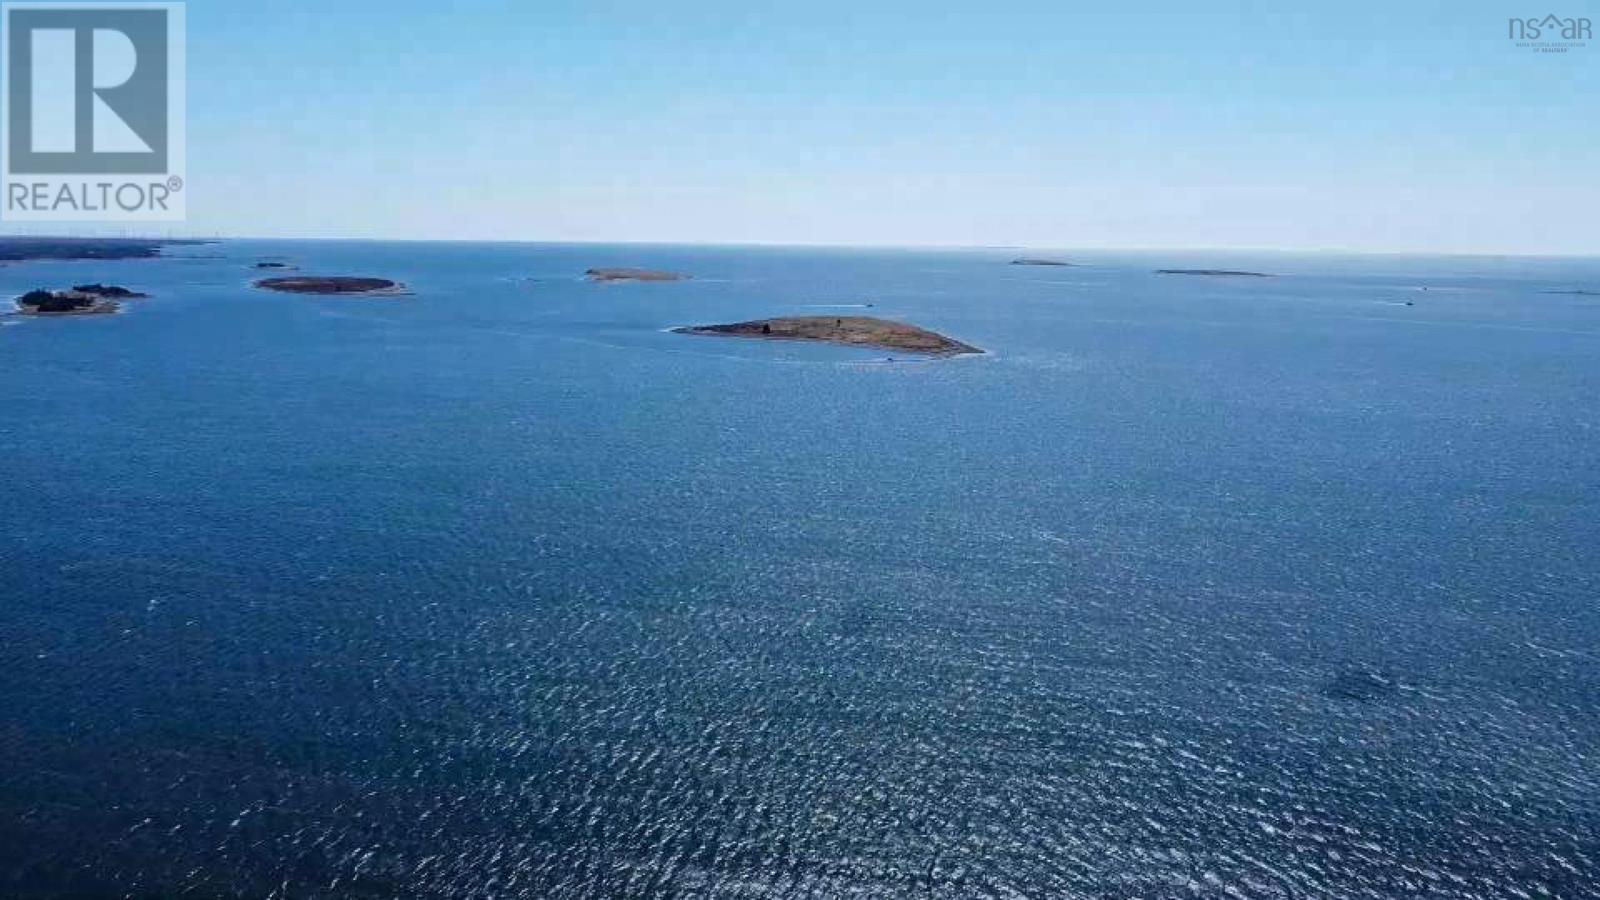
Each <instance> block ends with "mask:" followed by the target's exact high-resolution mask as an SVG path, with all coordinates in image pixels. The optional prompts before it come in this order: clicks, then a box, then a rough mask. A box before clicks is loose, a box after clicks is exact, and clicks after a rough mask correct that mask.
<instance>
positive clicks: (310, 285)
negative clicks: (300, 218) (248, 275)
mask: <svg viewBox="0 0 1600 900" xmlns="http://www.w3.org/2000/svg"><path fill="white" fill-rule="evenodd" d="M256 287H258V288H261V289H263V290H268V291H279V292H281V293H285V294H325V295H333V296H340V297H355V296H366V297H373V296H378V297H393V296H397V295H399V294H403V293H405V286H404V285H402V284H400V283H399V282H397V281H390V280H389V279H387V278H358V277H354V276H350V275H325V276H323V275H304V276H294V277H287V278H263V279H261V280H260V281H257V282H256Z"/></svg>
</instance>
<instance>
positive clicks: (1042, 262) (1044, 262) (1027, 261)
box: [1011, 256, 1072, 267]
mask: <svg viewBox="0 0 1600 900" xmlns="http://www.w3.org/2000/svg"><path fill="white" fill-rule="evenodd" d="M1011 264H1012V265H1013V266H1067V267H1071V266H1072V263H1069V262H1064V261H1062V260H1059V259H1034V258H1032V257H1026V256H1025V257H1023V258H1022V259H1013V260H1012V261H1011Z"/></svg>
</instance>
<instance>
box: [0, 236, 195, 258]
mask: <svg viewBox="0 0 1600 900" xmlns="http://www.w3.org/2000/svg"><path fill="white" fill-rule="evenodd" d="M202 243H205V242H204V241H180V240H164V239H159V238H153V239H150V240H138V239H133V238H59V237H4V238H0V262H24V261H27V260H34V259H54V260H77V259H152V258H154V257H158V256H160V255H161V249H162V248H163V247H174V246H185V245H193V244H202Z"/></svg>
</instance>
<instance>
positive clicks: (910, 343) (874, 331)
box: [673, 316, 983, 356]
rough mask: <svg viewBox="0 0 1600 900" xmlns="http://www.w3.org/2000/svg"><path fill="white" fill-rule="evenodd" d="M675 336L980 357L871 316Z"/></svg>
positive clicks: (760, 323) (694, 330)
mask: <svg viewBox="0 0 1600 900" xmlns="http://www.w3.org/2000/svg"><path fill="white" fill-rule="evenodd" d="M673 333H675V334H697V335H706V336H710V337H740V338H755V339H757V340H769V341H821V342H824V343H829V344H842V345H844V346H847V347H877V348H880V349H884V350H904V351H908V352H911V353H922V354H926V355H929V356H961V355H964V354H969V353H982V352H983V351H982V350H979V349H978V348H977V347H973V346H970V345H968V344H963V343H961V342H960V341H957V340H954V339H952V338H948V337H945V336H944V335H942V334H936V333H934V332H932V331H928V330H926V329H923V328H918V327H916V326H915V325H907V324H905V323H903V322H890V321H888V320H886V319H875V318H872V317H870V316H845V317H842V318H840V317H835V316H800V317H795V318H781V319H757V320H756V321H753V322H736V323H734V324H732V325H696V326H690V327H686V328H674V329H673Z"/></svg>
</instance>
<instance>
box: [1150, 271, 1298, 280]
mask: <svg viewBox="0 0 1600 900" xmlns="http://www.w3.org/2000/svg"><path fill="white" fill-rule="evenodd" d="M1156 274H1157V275H1204V276H1208V277H1211V278H1273V277H1275V276H1272V275H1268V274H1267V273H1265V272H1241V271H1238V270H1236V269H1157V270H1156Z"/></svg>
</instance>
